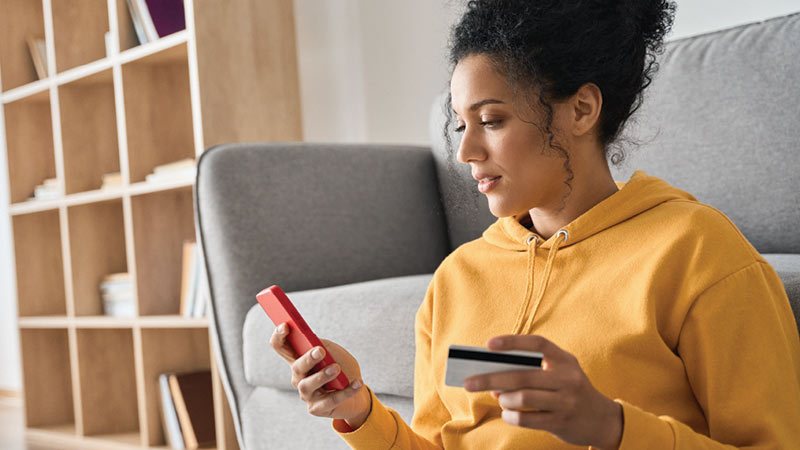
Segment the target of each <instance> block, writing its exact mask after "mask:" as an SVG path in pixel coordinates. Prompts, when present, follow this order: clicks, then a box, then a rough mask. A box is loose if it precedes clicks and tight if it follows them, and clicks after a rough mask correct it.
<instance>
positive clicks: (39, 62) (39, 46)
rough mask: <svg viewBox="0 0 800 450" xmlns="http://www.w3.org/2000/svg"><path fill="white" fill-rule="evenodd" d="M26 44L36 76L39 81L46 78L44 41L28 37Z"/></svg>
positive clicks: (45, 48)
mask: <svg viewBox="0 0 800 450" xmlns="http://www.w3.org/2000/svg"><path fill="white" fill-rule="evenodd" d="M27 42H28V51H30V53H31V59H32V60H33V67H34V68H35V69H36V76H37V77H39V79H40V80H41V79H44V78H47V45H46V44H45V40H44V39H43V38H39V37H33V36H30V37H28V39H27Z"/></svg>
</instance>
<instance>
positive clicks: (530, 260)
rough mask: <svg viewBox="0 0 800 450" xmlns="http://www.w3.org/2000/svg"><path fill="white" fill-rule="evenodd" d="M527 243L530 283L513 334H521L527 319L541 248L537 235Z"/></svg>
mask: <svg viewBox="0 0 800 450" xmlns="http://www.w3.org/2000/svg"><path fill="white" fill-rule="evenodd" d="M531 241H533V246H531ZM526 243H527V244H528V271H527V274H528V282H527V283H525V296H524V297H523V298H522V303H521V304H520V309H519V311H517V321H516V322H515V323H514V327H513V328H512V334H519V330H518V329H519V328H520V327H521V326H522V319H523V318H524V317H525V311H527V310H528V304H529V303H530V299H531V291H532V290H533V269H534V264H535V262H536V258H534V256H535V254H536V248H537V247H538V246H539V236H536V235H535V234H532V235H530V236H528V241H527V242H526Z"/></svg>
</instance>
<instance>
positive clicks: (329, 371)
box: [325, 366, 336, 376]
mask: <svg viewBox="0 0 800 450" xmlns="http://www.w3.org/2000/svg"><path fill="white" fill-rule="evenodd" d="M325 374H326V375H330V376H333V375H335V374H336V367H334V366H330V367H328V368H327V369H325Z"/></svg>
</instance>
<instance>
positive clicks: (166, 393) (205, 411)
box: [158, 370, 216, 450]
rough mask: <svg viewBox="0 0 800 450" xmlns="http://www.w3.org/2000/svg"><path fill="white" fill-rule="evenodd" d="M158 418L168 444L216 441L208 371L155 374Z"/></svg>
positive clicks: (194, 445)
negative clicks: (158, 397)
mask: <svg viewBox="0 0 800 450" xmlns="http://www.w3.org/2000/svg"><path fill="white" fill-rule="evenodd" d="M158 388H159V389H158V390H159V394H160V397H161V419H162V425H163V427H164V436H165V438H166V441H167V444H169V446H170V447H171V448H174V449H189V450H191V449H196V448H199V447H213V446H214V445H216V433H215V427H214V400H213V394H212V388H211V371H210V370H201V371H198V372H191V373H179V374H175V373H163V374H161V375H159V376H158Z"/></svg>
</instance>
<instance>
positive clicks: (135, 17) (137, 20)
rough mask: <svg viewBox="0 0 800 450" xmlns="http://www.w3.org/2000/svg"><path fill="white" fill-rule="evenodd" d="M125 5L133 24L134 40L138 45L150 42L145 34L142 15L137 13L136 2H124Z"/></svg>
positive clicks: (129, 0) (135, 0)
mask: <svg viewBox="0 0 800 450" xmlns="http://www.w3.org/2000/svg"><path fill="white" fill-rule="evenodd" d="M126 3H127V4H128V12H130V13H131V22H133V29H134V31H136V38H137V39H138V40H139V43H140V44H146V43H148V42H150V39H148V38H147V33H145V30H144V23H143V22H142V13H141V12H140V11H139V6H138V1H137V0H126Z"/></svg>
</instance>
